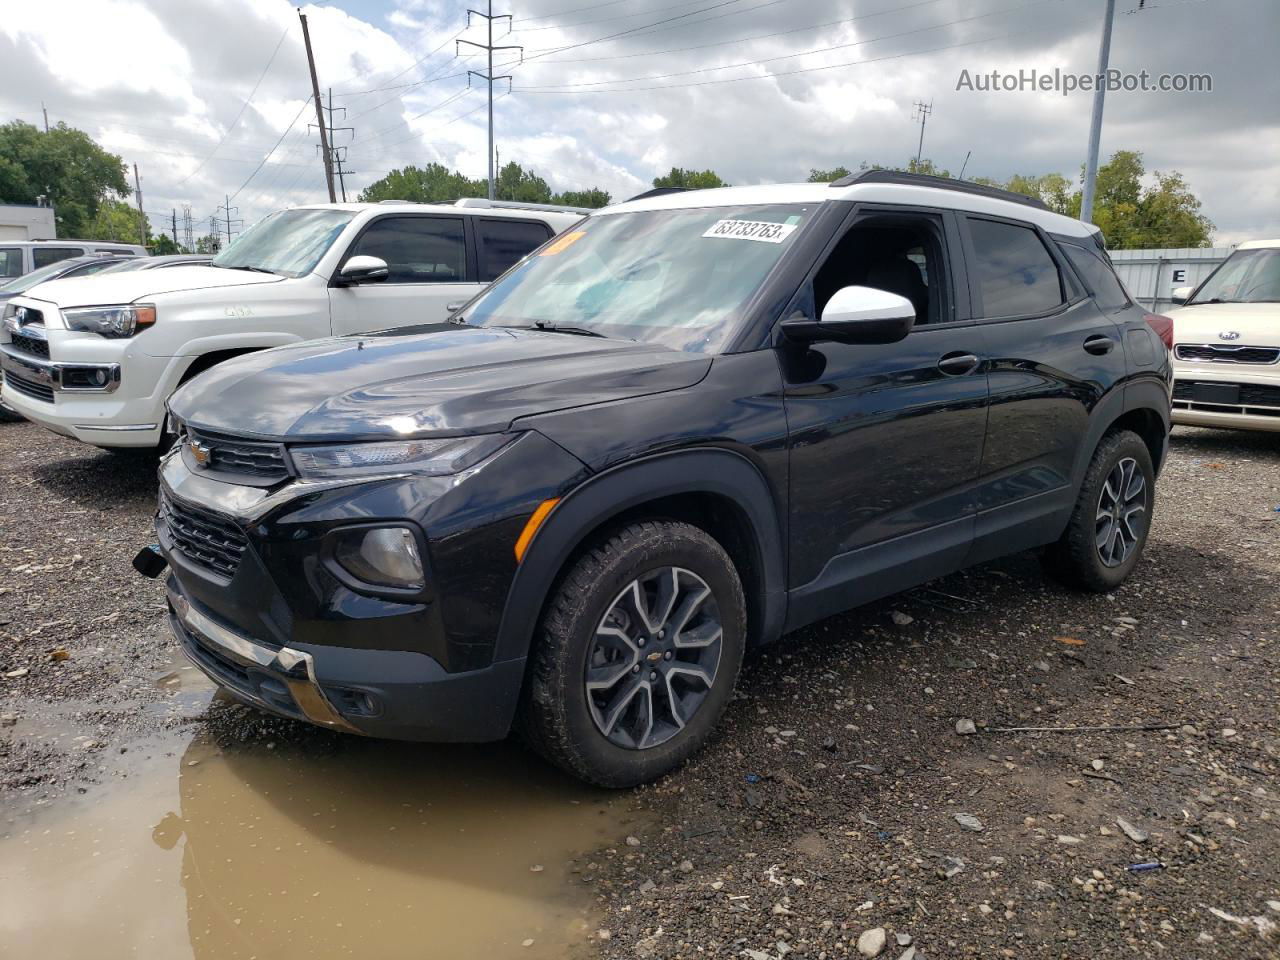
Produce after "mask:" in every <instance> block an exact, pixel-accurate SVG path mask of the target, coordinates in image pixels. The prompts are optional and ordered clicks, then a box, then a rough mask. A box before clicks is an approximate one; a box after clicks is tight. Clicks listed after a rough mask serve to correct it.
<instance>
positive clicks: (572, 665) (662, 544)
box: [519, 521, 747, 787]
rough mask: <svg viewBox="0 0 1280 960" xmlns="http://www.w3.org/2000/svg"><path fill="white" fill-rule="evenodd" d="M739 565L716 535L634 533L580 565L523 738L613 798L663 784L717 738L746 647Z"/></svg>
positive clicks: (558, 604)
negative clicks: (617, 792)
mask: <svg viewBox="0 0 1280 960" xmlns="http://www.w3.org/2000/svg"><path fill="white" fill-rule="evenodd" d="M746 619H747V618H746V601H745V599H744V597H743V592H742V584H741V582H740V581H739V579H738V575H737V571H736V570H735V569H734V566H733V562H732V561H731V560H730V559H729V556H728V554H727V553H725V551H724V548H723V547H721V546H720V544H719V543H717V542H716V540H715V539H714V538H713V537H711V536H710V535H709V534H707V533H706V532H705V531H704V530H701V529H699V528H698V527H695V526H692V525H691V524H687V523H680V522H676V521H644V522H640V523H633V524H630V525H628V526H625V527H623V528H621V529H619V530H617V531H616V532H614V533H612V534H611V535H610V536H609V537H608V538H607V539H604V540H602V541H600V542H599V543H598V544H596V545H595V546H594V547H592V548H591V549H589V550H588V551H587V552H586V553H585V554H583V555H582V556H580V557H579V558H578V559H577V561H576V562H575V563H574V564H573V566H572V567H571V568H570V569H569V571H568V572H567V573H566V574H565V575H564V576H563V577H562V578H561V579H560V581H559V583H558V584H557V586H556V589H555V593H554V594H553V596H552V597H551V600H550V602H549V603H548V605H547V608H546V611H545V612H544V614H543V617H542V621H541V624H540V629H539V630H538V634H537V639H536V643H535V647H534V650H533V653H532V655H531V664H530V680H529V688H528V690H527V693H526V696H525V699H524V702H523V704H522V709H521V717H520V722H519V725H520V729H521V732H522V733H523V734H524V736H525V738H526V739H527V740H528V741H529V743H530V744H531V745H532V746H533V748H534V749H535V750H537V751H538V752H539V753H540V754H542V755H543V756H544V757H545V758H546V759H548V760H549V761H551V762H552V763H554V764H556V765H557V766H559V767H561V768H563V769H564V770H566V771H568V772H569V773H571V774H573V775H574V776H576V777H578V778H580V779H582V780H586V781H588V782H590V783H594V784H597V785H599V786H602V787H630V786H634V785H636V784H638V783H644V782H646V781H649V780H653V779H655V778H657V777H660V776H662V775H663V774H664V773H666V772H668V771H669V770H672V769H674V768H675V767H677V766H679V765H680V764H681V763H683V762H684V761H685V760H687V759H688V758H689V757H690V756H691V755H692V754H693V753H695V752H696V751H697V750H698V749H699V748H700V747H701V746H702V745H703V744H704V743H705V742H706V740H707V738H708V737H709V736H710V733H711V731H712V729H713V728H714V727H715V724H716V722H717V721H718V720H719V719H720V716H721V714H722V713H723V712H724V708H725V705H726V704H727V703H728V701H729V697H730V695H731V694H732V692H733V686H734V683H735V682H736V681H737V677H738V670H739V668H740V667H741V664H742V654H743V649H744V647H745V641H746Z"/></svg>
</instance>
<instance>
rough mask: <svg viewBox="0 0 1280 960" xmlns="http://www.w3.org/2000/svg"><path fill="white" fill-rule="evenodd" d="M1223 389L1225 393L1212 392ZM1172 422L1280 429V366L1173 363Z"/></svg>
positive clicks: (1203, 425) (1279, 430) (1228, 427)
mask: <svg viewBox="0 0 1280 960" xmlns="http://www.w3.org/2000/svg"><path fill="white" fill-rule="evenodd" d="M1222 390H1225V391H1226V395H1221V394H1220V393H1215V392H1213V391H1222ZM1172 419H1173V422H1174V423H1179V424H1184V425H1186V426H1197V427H1219V428H1226V429H1233V430H1263V431H1270V432H1280V367H1277V366H1276V365H1274V364H1270V365H1260V366H1253V365H1247V364H1227V363H1212V364H1211V363H1200V364H1192V363H1187V362H1178V363H1175V364H1174V384H1173V411H1172Z"/></svg>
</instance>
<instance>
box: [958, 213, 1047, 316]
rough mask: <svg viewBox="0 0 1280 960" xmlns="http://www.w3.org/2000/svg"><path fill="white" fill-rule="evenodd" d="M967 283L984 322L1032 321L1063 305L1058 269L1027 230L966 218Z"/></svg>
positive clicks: (1030, 230)
mask: <svg viewBox="0 0 1280 960" xmlns="http://www.w3.org/2000/svg"><path fill="white" fill-rule="evenodd" d="M969 236H970V237H971V238H972V240H973V251H974V264H973V268H972V269H973V276H972V277H971V280H972V281H973V282H975V283H976V285H977V287H978V290H979V292H980V295H981V297H982V315H983V316H984V317H1032V316H1037V315H1039V314H1043V313H1048V312H1049V311H1051V310H1054V309H1055V308H1057V307H1059V306H1061V305H1062V303H1063V302H1064V297H1063V292H1062V278H1061V277H1060V276H1059V274H1058V264H1057V262H1056V261H1055V260H1054V259H1053V257H1052V256H1051V255H1050V253H1049V250H1048V248H1047V247H1045V245H1044V242H1043V241H1042V240H1041V239H1040V235H1039V234H1038V233H1036V231H1035V230H1033V229H1032V228H1031V227H1024V226H1019V225H1018V224H1013V223H1002V222H999V221H996V220H980V219H977V218H974V217H970V218H969Z"/></svg>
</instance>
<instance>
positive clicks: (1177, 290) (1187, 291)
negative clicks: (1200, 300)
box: [1173, 287, 1196, 303]
mask: <svg viewBox="0 0 1280 960" xmlns="http://www.w3.org/2000/svg"><path fill="white" fill-rule="evenodd" d="M1195 292H1196V288H1195V287H1174V288H1173V302H1174V303H1186V302H1187V301H1188V300H1190V299H1191V294H1193V293H1195Z"/></svg>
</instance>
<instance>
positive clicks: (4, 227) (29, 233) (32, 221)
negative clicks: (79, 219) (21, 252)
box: [0, 203, 58, 240]
mask: <svg viewBox="0 0 1280 960" xmlns="http://www.w3.org/2000/svg"><path fill="white" fill-rule="evenodd" d="M57 235H58V234H57V230H56V228H55V227H54V224H53V207H36V206H30V205H28V204H25V203H9V204H0V240H53V239H54V238H56V237H57Z"/></svg>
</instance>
